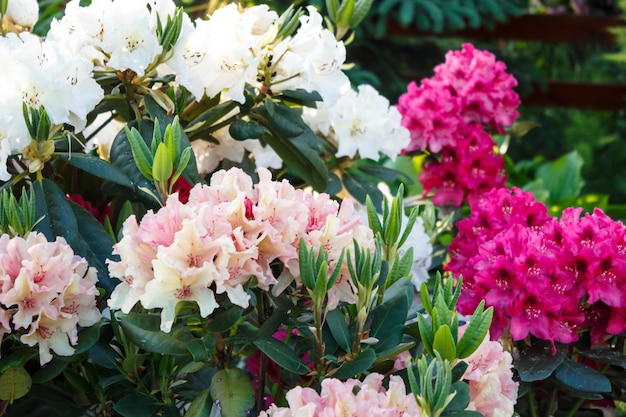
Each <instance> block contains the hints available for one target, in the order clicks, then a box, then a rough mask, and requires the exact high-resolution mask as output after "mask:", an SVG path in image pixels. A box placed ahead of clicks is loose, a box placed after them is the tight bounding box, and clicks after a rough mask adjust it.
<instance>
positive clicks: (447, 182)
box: [419, 124, 506, 206]
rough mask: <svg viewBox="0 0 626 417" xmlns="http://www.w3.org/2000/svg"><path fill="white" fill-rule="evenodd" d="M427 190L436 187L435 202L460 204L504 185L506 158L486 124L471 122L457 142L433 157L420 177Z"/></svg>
mask: <svg viewBox="0 0 626 417" xmlns="http://www.w3.org/2000/svg"><path fill="white" fill-rule="evenodd" d="M419 180H420V182H421V183H422V186H423V187H424V190H425V191H427V192H428V191H429V190H433V189H434V190H436V192H435V195H434V196H433V204H435V205H445V204H448V203H450V204H452V205H454V206H460V205H461V204H463V201H465V200H468V201H469V202H472V201H474V200H475V199H477V198H479V197H480V196H481V195H482V194H484V193H485V192H486V191H489V190H491V189H492V188H499V187H504V185H505V183H506V173H505V170H504V160H503V159H502V157H501V156H500V155H499V154H497V153H496V152H495V150H494V142H493V139H491V136H489V134H488V133H486V132H485V131H484V130H483V128H482V126H480V125H478V124H472V125H468V126H466V127H465V128H464V130H463V132H462V133H461V134H460V136H459V137H458V138H457V143H456V145H454V146H444V147H443V148H442V150H441V157H440V159H439V160H436V159H430V160H428V161H427V162H426V165H425V166H424V171H422V173H421V174H420V177H419Z"/></svg>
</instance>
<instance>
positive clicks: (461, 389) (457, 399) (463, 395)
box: [445, 381, 470, 411]
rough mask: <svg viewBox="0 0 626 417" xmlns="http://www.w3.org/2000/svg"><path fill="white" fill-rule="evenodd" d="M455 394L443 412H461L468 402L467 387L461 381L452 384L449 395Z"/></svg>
mask: <svg viewBox="0 0 626 417" xmlns="http://www.w3.org/2000/svg"><path fill="white" fill-rule="evenodd" d="M453 392H456V395H455V396H454V398H453V399H452V401H450V404H448V406H447V407H446V408H445V411H463V410H465V409H466V408H467V406H468V405H469V402H470V395H469V385H468V384H467V383H465V382H463V381H457V382H455V383H454V384H452V389H451V390H450V393H453Z"/></svg>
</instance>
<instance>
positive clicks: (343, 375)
mask: <svg viewBox="0 0 626 417" xmlns="http://www.w3.org/2000/svg"><path fill="white" fill-rule="evenodd" d="M375 360H376V353H375V352H374V350H373V349H365V350H364V351H362V352H361V354H360V355H359V356H357V358H356V359H354V360H352V361H351V362H344V363H343V364H342V365H341V366H340V367H339V369H337V372H335V373H334V374H333V378H339V379H348V378H352V377H355V376H357V375H360V374H362V373H363V372H365V371H367V370H368V369H369V368H370V366H372V365H373V364H374V361H375Z"/></svg>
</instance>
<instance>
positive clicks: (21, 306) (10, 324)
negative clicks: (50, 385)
mask: <svg viewBox="0 0 626 417" xmlns="http://www.w3.org/2000/svg"><path fill="white" fill-rule="evenodd" d="M96 281H97V277H96V270H95V269H94V268H90V267H89V266H88V265H87V262H86V261H85V259H83V258H81V257H79V256H76V255H75V254H74V252H73V251H72V248H70V246H69V245H68V244H67V243H66V242H65V240H64V239H63V238H62V237H57V239H56V241H54V242H48V241H47V239H46V237H45V236H44V235H43V234H40V233H35V232H31V233H29V234H28V236H27V237H26V238H22V237H14V238H10V237H9V236H8V235H2V236H1V237H0V282H1V285H2V292H1V293H0V324H1V327H2V328H0V336H1V335H4V334H7V333H17V334H19V335H21V336H20V341H21V342H22V343H25V344H27V345H29V346H35V345H38V347H39V361H40V363H41V364H42V365H43V364H45V363H47V362H49V361H50V360H52V353H51V351H54V352H55V353H57V354H59V355H62V356H69V355H72V354H73V353H74V348H73V346H74V345H76V343H77V341H78V331H77V328H76V326H78V325H80V326H82V327H88V326H92V325H94V324H95V323H97V322H98V320H100V311H99V310H98V308H97V306H96V297H97V296H98V290H97V289H96V287H95V283H96Z"/></svg>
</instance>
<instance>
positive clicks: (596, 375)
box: [554, 359, 611, 393]
mask: <svg viewBox="0 0 626 417" xmlns="http://www.w3.org/2000/svg"><path fill="white" fill-rule="evenodd" d="M554 377H555V378H556V379H557V380H559V381H560V382H561V383H562V384H563V385H566V386H568V387H571V388H573V389H575V390H577V391H584V392H592V393H602V392H610V391H611V381H609V379H608V378H607V377H606V376H604V375H602V374H601V373H600V372H598V371H596V370H595V369H592V368H590V367H588V366H587V365H584V364H582V363H577V362H572V361H571V360H569V359H566V360H565V361H563V363H561V365H560V366H559V367H558V368H557V369H556V371H555V372H554Z"/></svg>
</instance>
